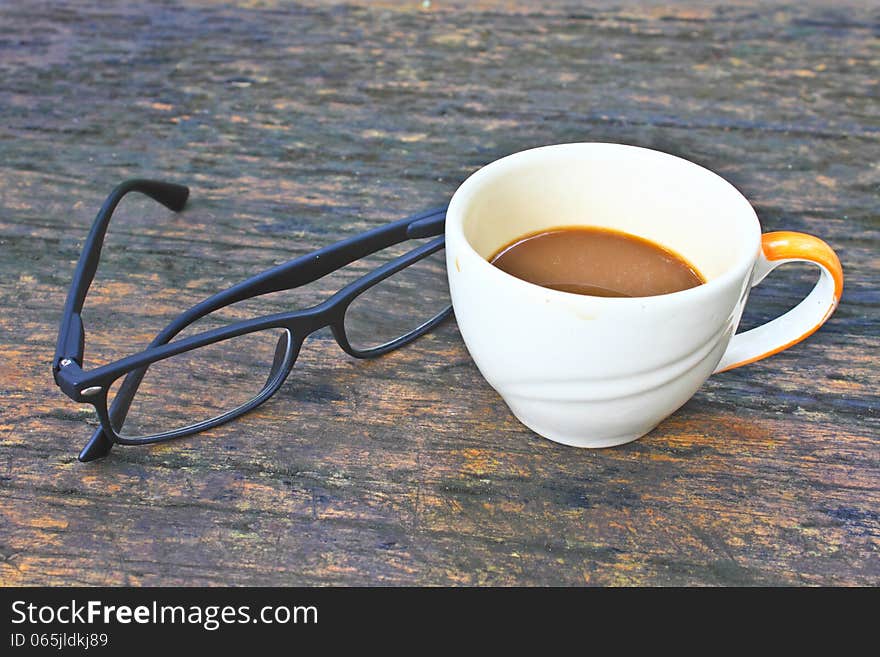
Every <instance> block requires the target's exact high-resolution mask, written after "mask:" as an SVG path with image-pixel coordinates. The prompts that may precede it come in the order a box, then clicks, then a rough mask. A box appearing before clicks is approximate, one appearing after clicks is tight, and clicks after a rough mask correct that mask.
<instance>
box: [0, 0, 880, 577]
mask: <svg viewBox="0 0 880 657" xmlns="http://www.w3.org/2000/svg"><path fill="white" fill-rule="evenodd" d="M184 4H185V6H161V7H156V6H152V5H151V3H148V2H145V1H144V2H138V1H135V2H128V3H125V4H124V6H120V7H115V8H110V7H108V6H107V5H106V4H105V3H102V2H98V1H97V0H90V1H83V2H69V3H64V4H63V5H54V4H53V5H50V4H43V3H30V2H28V3H18V2H5V3H2V4H0V119H2V120H0V155H2V157H0V253H2V260H0V304H2V309H3V312H2V314H0V395H2V410H0V414H2V415H0V583H3V584H6V585H17V584H129V585H140V584H146V585H158V584H169V585H170V584H208V585H220V584H260V585H272V584H284V585H288V584H305V585H312V584H478V585H482V584H500V585H506V584H528V585H536V584H538V585H546V584H563V585H570V584H603V585H606V584H650V585H679V584H735V585H739V584H877V583H878V582H880V556H878V547H880V488H878V484H880V481H878V477H880V450H878V427H880V418H878V401H877V390H878V373H877V354H878V351H877V349H878V337H877V336H878V327H880V322H878V319H880V317H878V292H877V280H878V278H877V277H878V273H880V267H878V243H880V230H878V228H880V224H878V211H880V208H878V200H877V193H878V189H880V169H878V155H880V105H878V70H880V46H878V40H877V30H878V14H877V12H876V6H875V8H874V9H872V8H871V4H872V3H870V2H864V3H856V2H854V3H852V4H849V5H847V4H845V3H834V8H822V6H821V5H819V4H811V3H806V4H801V3H798V4H797V6H788V7H784V6H779V7H773V6H768V5H767V3H763V2H760V3H759V2H746V3H744V4H742V5H738V6H734V7H727V6H725V5H727V3H713V2H709V3H707V2H700V3H696V4H693V3H691V5H690V6H689V7H686V5H684V4H682V5H681V6H670V4H672V3H664V4H657V3H649V4H647V5H642V6H639V5H636V4H635V3H628V2H626V1H625V0H624V1H623V2H617V1H615V2H606V1H605V0H601V1H599V2H592V3H590V8H589V9H584V8H582V7H580V6H579V5H578V4H576V3H568V4H565V3H559V2H554V3H548V4H542V6H541V8H540V9H536V8H535V6H534V5H533V4H532V3H526V2H522V1H521V0H511V1H508V2H500V1H499V2H486V1H483V2H476V3H474V2H469V3H461V6H458V7H456V6H452V5H451V4H450V3H446V2H433V3H427V2H426V3H424V4H422V3H418V2H406V3H392V2H379V3H366V2H356V3H354V4H352V3H348V4H346V5H345V6H331V5H325V4H313V3H307V4H306V5H296V6H288V5H287V3H281V2H278V3H275V2H271V1H269V2H259V3H252V2H241V3H239V4H238V5H235V4H221V3H218V2H210V1H208V0H201V1H194V2H188V3H184ZM570 141H615V142H625V143H632V144H638V145H643V146H648V147H651V148H656V149H660V150H664V151H669V152H672V153H676V154H680V155H682V156H684V157H687V158H689V159H692V160H695V161H697V162H699V163H702V164H704V165H705V166H708V167H710V168H712V169H714V170H716V171H718V172H719V173H720V174H721V175H723V176H725V177H727V178H728V179H729V180H731V181H732V182H733V183H734V184H735V185H737V186H738V187H739V188H740V189H741V190H743V192H744V193H745V194H746V196H748V197H749V198H750V199H751V201H752V202H753V203H754V205H755V207H756V209H757V211H758V215H759V216H760V218H761V221H762V223H763V227H764V229H765V230H774V229H790V230H802V231H806V232H810V233H813V234H816V235H819V236H821V237H824V238H825V239H826V240H827V241H828V242H829V243H831V244H832V245H833V246H834V248H835V249H837V250H838V253H839V254H840V257H841V260H842V261H843V264H844V268H845V271H846V290H845V292H844V296H843V301H842V303H841V306H840V308H839V310H838V311H837V313H836V314H835V315H834V317H833V318H832V319H831V320H830V321H829V322H828V324H827V325H826V326H825V327H824V328H823V329H822V330H821V331H819V332H818V333H817V334H816V335H814V336H813V337H812V338H810V339H809V340H808V341H807V342H805V343H803V344H801V345H798V346H797V347H795V348H793V349H791V350H789V351H787V352H785V353H783V354H780V355H778V356H776V357H774V358H772V359H770V360H766V361H763V362H760V363H757V364H754V365H751V366H749V367H744V368H742V369H738V370H736V371H732V372H729V373H726V374H722V375H719V376H715V377H713V378H712V379H711V380H710V381H708V382H707V383H706V385H705V386H704V387H703V388H702V389H701V390H700V391H699V392H698V393H697V395H696V396H695V397H694V398H693V399H692V400H691V401H690V402H689V403H688V404H687V405H685V406H684V407H683V408H682V409H681V410H680V411H678V412H677V413H676V414H675V415H673V416H672V417H671V418H669V419H668V420H667V421H665V422H664V423H663V424H662V425H661V426H660V427H658V428H657V429H656V430H655V431H654V432H652V433H651V434H650V435H648V436H647V437H645V438H643V439H642V440H639V441H637V442H635V443H632V444H629V445H626V446H624V447H618V448H615V449H608V450H601V451H587V450H577V449H572V448H565V447H562V446H559V445H556V444H554V443H551V442H549V441H547V440H544V439H542V438H539V437H538V436H536V435H534V434H532V433H530V432H529V431H528V430H526V429H525V428H524V427H522V426H521V425H520V424H519V423H518V422H516V420H514V418H513V417H512V416H511V414H510V413H509V412H508V410H507V409H506V407H505V405H504V404H503V402H502V401H501V399H500V398H499V397H498V396H497V395H496V394H495V393H494V392H493V390H492V389H491V388H489V386H488V385H487V384H486V383H485V382H484V381H483V379H482V378H481V377H480V375H479V373H478V371H477V369H476V367H475V366H474V365H473V363H472V361H471V360H470V358H469V356H468V354H467V352H466V350H465V348H464V345H463V343H462V341H461V338H460V336H459V334H458V331H457V329H456V327H455V324H454V322H450V323H447V324H446V325H444V326H443V327H442V328H440V329H439V330H437V331H436V332H435V333H433V334H432V335H430V336H428V337H426V338H425V339H422V340H420V341H418V342H417V343H416V344H414V345H412V346H411V347H408V348H406V349H404V350H401V351H399V352H397V353H394V354H392V355H390V356H388V357H385V358H382V359H379V360H377V361H372V362H363V361H356V360H354V359H351V358H348V357H346V356H345V355H344V354H343V353H342V352H341V351H340V350H339V348H338V347H337V346H336V344H335V342H334V341H333V340H332V339H331V338H330V337H329V336H328V335H324V334H321V335H319V336H317V337H315V338H314V339H312V340H310V341H309V342H307V343H306V345H305V347H304V348H303V353H302V356H301V357H300V360H299V361H298V363H297V367H296V370H295V371H294V374H293V375H292V376H291V378H290V380H289V381H288V382H287V384H286V386H285V389H284V390H283V391H281V392H280V393H279V394H278V396H277V397H276V398H274V399H273V400H272V401H271V402H269V403H268V404H267V405H265V406H264V407H262V408H261V409H260V410H258V411H257V412H255V413H253V414H251V415H249V416H247V417H246V418H244V419H242V420H239V421H237V422H234V423H232V424H228V425H226V426H224V427H222V428H220V429H217V430H214V431H211V432H210V433H209V434H208V435H203V436H199V437H196V438H192V439H188V440H183V441H178V442H174V443H172V444H168V445H165V446H161V447H154V448H117V449H116V450H114V452H113V453H112V455H111V456H110V457H109V458H107V459H105V460H103V461H98V462H94V463H90V464H81V463H79V462H77V461H76V458H75V457H76V453H77V451H78V449H79V448H80V446H81V445H82V444H83V442H84V441H85V439H86V438H87V437H88V435H89V433H90V432H91V427H92V424H90V423H94V419H93V418H92V417H91V415H90V414H89V413H88V412H86V411H84V410H83V409H81V408H79V407H78V406H77V405H76V404H74V403H72V402H71V401H70V400H68V399H67V398H66V397H64V396H63V395H62V394H61V393H60V392H59V391H58V390H57V389H56V387H55V386H54V383H53V381H52V377H51V375H50V362H51V357H52V353H53V349H54V341H55V335H56V330H57V321H58V319H59V315H60V312H61V308H62V304H63V300H64V296H65V294H66V291H67V286H68V284H69V281H70V277H71V274H72V271H73V265H74V261H75V259H76V258H77V257H78V255H79V249H80V246H81V244H82V241H83V239H84V237H85V235H86V232H87V230H88V227H89V225H90V222H91V220H92V218H93V216H94V213H95V212H96V210H97V208H98V206H99V204H100V203H101V201H102V200H103V197H104V195H105V194H106V193H107V192H109V191H110V189H111V188H112V187H113V185H115V184H116V183H117V182H119V181H121V180H122V179H124V178H127V177H132V176H145V177H147V176H149V177H158V178H163V179H169V180H174V181H178V182H183V183H186V184H189V185H190V186H191V187H192V190H193V191H192V201H191V203H190V206H189V208H188V209H187V210H186V212H184V213H183V214H181V215H174V214H173V213H170V212H167V211H165V210H163V209H162V208H159V207H158V206H156V205H155V204H152V203H150V202H148V201H146V200H138V199H131V200H127V201H126V202H125V203H124V204H123V206H122V207H121V208H120V214H119V216H118V217H117V218H116V219H115V220H114V224H113V225H112V226H111V229H110V234H109V237H108V241H107V245H106V247H105V251H104V254H105V255H104V259H103V261H102V265H101V268H100V270H99V273H98V278H97V280H96V283H95V286H94V287H93V291H92V294H91V295H90V297H89V299H88V302H87V305H86V313H85V316H84V319H85V322H86V330H87V340H88V342H87V361H88V363H92V364H96V363H100V362H104V361H106V360H109V359H111V358H115V357H121V356H122V355H126V354H127V353H131V352H134V351H136V350H138V349H140V348H142V346H143V345H144V343H145V342H146V341H147V340H149V339H150V338H151V337H152V336H153V335H154V334H155V333H156V332H157V331H158V330H159V329H161V328H162V327H163V326H164V325H165V324H166V323H167V322H168V321H169V320H170V318H172V317H173V316H174V315H175V314H177V313H178V312H180V311H182V310H183V309H184V308H186V307H188V306H189V305H191V304H194V303H196V302H197V301H199V300H200V299H202V298H204V297H206V296H208V295H209V294H211V293H213V292H214V291H217V290H219V289H221V288H222V287H224V286H228V285H230V284H232V283H235V282H237V281H239V280H242V279H244V278H245V277H247V276H248V275H250V274H252V273H255V272H258V271H260V270H262V269H264V268H266V267H268V266H270V265H272V264H274V263H278V262H282V261H285V260H287V259H289V258H291V257H293V256H296V255H299V254H302V253H306V252H308V251H310V250H312V249H314V248H316V247H318V246H320V245H324V244H328V243H330V242H333V241H335V240H337V239H339V238H341V237H343V236H348V235H353V234H356V233H358V232H360V231H362V230H364V229H366V228H368V227H369V226H374V225H378V224H380V223H382V222H385V221H389V220H391V219H394V218H397V217H400V216H405V215H407V214H410V213H412V212H415V211H417V210H420V209H422V208H426V207H431V206H433V205H437V204H442V203H443V202H445V201H446V200H448V198H449V197H450V195H451V194H452V192H453V191H454V190H455V188H456V186H457V185H458V183H459V182H460V181H461V180H463V179H464V178H465V177H466V176H467V175H468V174H469V173H471V172H472V171H474V170H475V169H476V168H478V167H479V166H480V165H482V164H485V163H487V162H490V161H492V160H493V159H496V158H498V157H499V156H502V155H505V154H508V153H511V152H514V151H517V150H521V149H524V148H528V147H531V146H536V145H541V144H548V143H558V142H570ZM355 269H358V268H357V267H356V268H355ZM362 270H363V271H366V265H364V266H363V269H362ZM352 276H353V274H351V273H343V274H340V275H339V276H334V277H331V278H330V279H328V280H327V281H324V282H321V283H319V284H317V285H315V286H312V288H314V289H311V288H310V289H308V290H305V291H299V292H295V293H282V294H281V295H275V296H273V297H272V298H271V299H263V300H259V301H257V302H252V303H251V304H250V305H248V304H245V305H244V307H243V308H242V309H240V310H236V311H235V312H236V313H238V314H237V315H236V316H241V317H247V316H255V315H254V313H261V312H265V311H266V309H267V308H270V309H278V308H283V309H292V308H298V307H305V306H306V305H307V304H309V303H313V302H315V301H317V300H319V299H322V298H325V297H326V295H327V294H329V293H330V292H332V291H334V290H336V289H338V288H339V287H340V286H341V285H342V284H343V283H344V282H346V281H348V280H352ZM813 279H814V273H813V272H811V271H809V270H805V269H801V268H798V267H794V266H792V267H789V268H787V269H785V270H781V271H779V272H778V273H776V274H774V275H773V277H772V279H771V280H769V281H768V282H767V283H766V284H765V285H762V287H761V288H760V289H759V290H757V291H756V292H755V293H754V295H753V298H752V300H751V301H750V305H749V310H748V313H747V317H746V319H745V325H746V326H747V327H748V326H753V325H755V324H757V323H759V322H761V321H763V320H764V319H766V318H769V317H772V316H774V315H777V314H778V313H780V312H781V311H783V310H785V309H786V308H787V307H789V306H791V305H792V304H793V303H794V302H795V300H796V299H798V298H800V297H801V296H802V295H803V294H804V292H805V291H806V290H807V289H808V288H809V286H810V285H811V284H812V281H813ZM405 308H406V304H405V303H402V304H401V306H400V308H399V310H400V312H404V311H405ZM88 363H87V364H88Z"/></svg>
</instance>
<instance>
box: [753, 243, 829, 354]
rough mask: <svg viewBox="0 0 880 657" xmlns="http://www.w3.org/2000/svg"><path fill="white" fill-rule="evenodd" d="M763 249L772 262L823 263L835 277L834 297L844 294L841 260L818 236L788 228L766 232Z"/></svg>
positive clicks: (762, 244)
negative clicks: (803, 261)
mask: <svg viewBox="0 0 880 657" xmlns="http://www.w3.org/2000/svg"><path fill="white" fill-rule="evenodd" d="M761 250H762V251H763V252H764V257H765V258H767V260H769V261H770V262H775V261H777V260H809V261H810V262H815V263H816V264H818V265H822V266H823V267H825V269H827V270H828V271H829V272H830V273H831V277H832V278H833V279H834V298H835V301H836V302H839V301H840V296H841V295H842V294H843V267H841V266H840V260H839V259H838V257H837V254H836V253H835V252H834V250H833V249H832V248H831V247H830V246H828V245H827V244H826V243H825V242H823V241H822V240H820V239H819V238H818V237H813V236H812V235H806V234H805V233H793V232H791V231H787V230H780V231H778V232H775V233H765V234H764V235H762V236H761ZM835 305H837V304H836V303H835ZM816 328H819V327H818V326H817V327H816ZM813 330H815V329H813ZM807 335H809V334H807ZM804 337H807V336H804Z"/></svg>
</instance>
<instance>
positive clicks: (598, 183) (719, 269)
mask: <svg viewBox="0 0 880 657" xmlns="http://www.w3.org/2000/svg"><path fill="white" fill-rule="evenodd" d="M577 225H584V226H598V227H607V228H614V229H617V230H621V231H625V232H627V233H631V234H635V235H638V236H641V237H644V238H647V239H649V240H652V241H654V242H656V243H658V244H660V245H662V246H665V247H667V248H670V249H672V250H673V251H675V252H676V253H679V254H680V255H682V256H684V258H685V259H687V261H688V262H690V263H692V264H693V265H694V266H695V267H696V268H697V269H698V270H699V272H700V273H701V274H702V275H703V276H704V277H705V279H706V283H705V284H704V285H700V286H697V287H695V288H691V289H688V290H683V291H681V292H674V293H672V294H664V295H659V296H652V297H636V298H608V297H591V296H584V295H577V294H571V293H567V292H559V291H556V290H551V289H548V288H544V287H540V286H538V285H534V284H532V283H528V282H526V281H522V280H520V279H517V278H515V277H513V276H510V275H509V274H506V273H504V272H502V271H501V270H499V269H497V268H496V267H494V266H493V265H491V264H490V263H489V262H488V261H487V259H488V258H489V257H490V256H491V255H492V254H493V253H495V252H496V251H497V250H498V249H499V248H500V247H501V246H503V245H505V244H507V243H509V242H511V241H513V240H514V239H516V238H518V237H520V236H522V235H524V234H527V233H531V232H535V231H539V230H542V229H550V228H557V227H561V226H577ZM760 248H761V229H760V225H759V223H758V218H757V216H756V215H755V212H754V210H753V209H752V207H751V205H750V204H749V202H748V201H747V200H746V199H745V197H743V196H742V194H740V193H739V192H738V191H737V190H736V189H735V188H734V187H733V186H732V185H731V184H730V183H728V182H727V181H725V180H724V179H722V178H721V177H719V176H718V175H716V174H714V173H712V172H711V171H708V170H707V169H704V168H702V167H700V166H698V165H696V164H693V163H692V162H688V161H687V160H683V159H681V158H677V157H675V156H672V155H668V154H665V153H660V152H657V151H652V150H648V149H643V148H637V147H633V146H624V145H618V144H601V143H599V144H563V145H557V146H546V147H542V148H537V149H534V150H530V151H524V152H521V153H517V154H514V155H511V156H509V157H506V158H503V159H501V160H498V161H497V162H493V163H492V164H489V165H488V166H486V167H484V168H483V169H481V170H479V171H478V172H476V173H475V174H474V175H472V176H471V177H470V178H468V179H467V180H466V181H465V182H464V183H463V184H462V185H461V187H460V188H459V189H458V190H457V191H456V193H455V195H454V196H453V198H452V201H451V202H450V205H449V210H448V212H447V216H446V257H447V271H448V275H449V286H450V292H451V295H452V303H453V306H454V308H455V315H456V319H457V322H458V325H459V328H460V330H461V334H462V337H463V338H464V341H465V344H466V345H467V348H468V350H469V352H470V354H471V356H472V357H473V359H474V361H475V362H476V364H477V367H478V368H479V369H480V372H481V373H482V374H483V376H484V377H485V378H486V380H487V381H488V382H489V384H490V385H491V386H492V387H493V388H494V389H495V390H497V391H498V393H499V394H500V395H501V396H502V398H503V399H504V400H505V402H506V403H507V404H508V406H509V407H510V409H511V411H513V413H514V415H516V417H517V418H519V420H520V421H522V422H523V424H525V425H526V426H528V427H529V428H531V429H532V430H534V431H535V432H536V433H538V434H540V435H542V436H544V437H546V438H549V439H551V440H555V441H557V442H560V443H564V444H568V445H575V446H579V447H608V446H612V445H619V444H622V443H625V442H629V441H631V440H634V439H636V438H638V437H640V436H642V435H644V434H645V433H647V432H648V431H650V430H651V429H652V428H654V427H655V426H656V425H657V424H658V423H659V422H660V421H662V420H663V419H664V418H665V417H667V416H668V415H670V414H671V413H672V412H674V411H675V410H676V409H677V408H679V407H680V406H681V405H682V404H684V403H685V402H686V401H687V400H688V399H689V398H690V397H691V396H692V395H693V394H694V392H696V390H697V389H698V388H699V387H700V385H702V383H703V382H704V381H705V380H706V379H707V378H708V377H709V375H710V374H711V373H712V372H713V371H714V370H715V368H716V366H717V365H718V363H719V361H720V360H721V357H722V355H723V353H724V351H725V349H726V348H727V345H728V343H729V341H730V339H731V336H732V335H733V334H734V333H735V331H736V328H737V324H738V323H739V319H740V316H741V314H742V311H743V307H744V305H745V302H746V297H747V294H748V290H749V288H750V284H751V279H752V271H753V268H754V266H755V262H756V259H757V257H758V254H759V252H760Z"/></svg>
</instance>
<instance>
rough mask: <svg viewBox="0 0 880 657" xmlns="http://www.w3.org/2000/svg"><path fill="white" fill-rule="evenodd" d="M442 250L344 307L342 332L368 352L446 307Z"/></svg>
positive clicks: (369, 290)
mask: <svg viewBox="0 0 880 657" xmlns="http://www.w3.org/2000/svg"><path fill="white" fill-rule="evenodd" d="M449 303H450V301H449V284H448V282H447V280H446V263H445V254H444V251H443V249H441V250H440V251H438V252H437V253H433V254H431V255H430V256H428V257H426V258H423V259H422V260H419V261H418V262H416V263H414V264H412V265H410V266H409V267H407V268H406V269H403V270H401V271H399V272H397V273H396V274H392V275H391V276H389V277H388V278H386V279H385V280H384V281H382V282H380V283H377V284H376V285H374V286H373V287H371V288H368V289H367V290H365V291H364V292H362V293H361V294H360V295H358V297H357V298H355V300H354V301H352V303H351V305H350V306H349V307H348V310H347V311H346V313H345V333H346V336H347V337H348V341H349V343H350V344H351V346H352V347H354V348H355V349H356V350H358V351H368V350H370V349H375V348H376V347H381V346H382V345H384V344H387V343H388V342H391V341H393V340H396V339H397V338H399V337H401V336H403V335H406V334H408V333H410V332H412V331H414V330H415V329H417V328H418V327H419V326H421V325H422V324H424V323H425V322H427V321H429V320H431V319H432V318H433V317H435V316H436V315H438V314H439V313H441V312H443V311H444V310H445V309H446V307H447V306H448V305H449Z"/></svg>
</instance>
